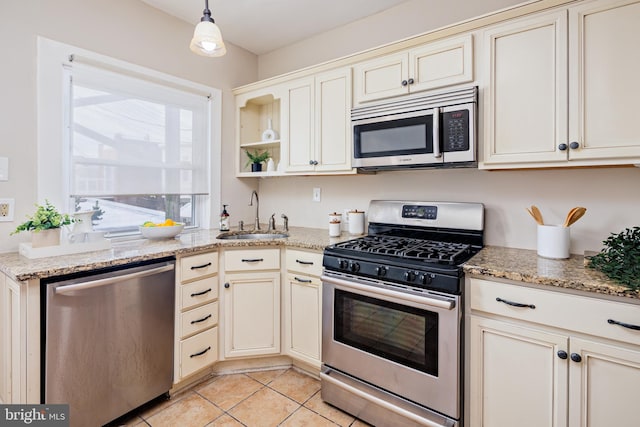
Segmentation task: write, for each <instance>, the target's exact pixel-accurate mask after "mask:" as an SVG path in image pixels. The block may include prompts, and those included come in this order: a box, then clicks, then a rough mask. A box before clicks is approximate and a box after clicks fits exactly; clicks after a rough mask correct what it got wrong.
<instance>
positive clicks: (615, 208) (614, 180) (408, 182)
mask: <svg viewBox="0 0 640 427" xmlns="http://www.w3.org/2000/svg"><path fill="white" fill-rule="evenodd" d="M480 3H481V4H480ZM516 3H519V2H518V1H513V0H511V1H509V0H492V1H482V2H468V1H464V0H455V1H454V0H449V1H445V0H443V1H440V0H438V1H436V2H432V1H429V2H427V1H421V0H413V1H410V2H407V3H405V4H402V5H400V6H398V7H396V8H394V9H392V10H389V11H387V12H383V13H381V14H378V15H375V16H373V17H370V18H367V19H364V20H362V21H360V22H357V23H354V24H351V25H347V26H345V27H342V28H338V29H336V30H334V31H330V32H328V33H325V34H322V35H320V36H317V37H314V38H311V39H308V40H304V41H301V42H299V43H297V44H295V45H293V46H289V47H287V48H284V49H281V50H279V51H275V52H272V53H269V54H267V55H262V56H261V57H260V59H259V64H260V76H261V77H262V78H265V77H267V76H271V75H273V74H277V73H283V72H287V71H292V70H294V69H298V68H300V67H304V66H308V65H312V64H313V60H314V59H316V58H317V60H316V62H321V61H326V60H329V59H332V58H337V57H341V56H344V55H347V54H351V53H353V52H355V51H356V50H359V49H360V50H362V49H366V48H370V47H373V46H375V45H379V44H382V43H388V42H392V41H394V40H395V39H400V38H402V37H406V36H409V35H411V34H410V33H411V32H413V33H420V32H426V31H429V30H432V29H434V28H435V27H442V26H445V25H447V24H450V23H454V22H457V21H460V20H462V19H466V18H468V17H469V16H468V15H467V13H470V12H472V13H474V14H481V13H486V12H489V11H490V10H492V9H497V8H503V7H507V6H509V5H513V4H516ZM427 4H428V5H427ZM436 4H438V5H439V6H438V7H437V8H436V9H433V8H434V5H436ZM639 183H640V169H637V168H633V167H631V168H624V169H621V168H593V169H556V170H520V171H502V172H488V171H481V170H473V169H451V170H422V171H418V170H414V171H401V172H384V173H379V174H377V175H357V176H336V177H296V178H270V179H264V180H261V181H260V182H259V186H260V200H261V212H262V217H263V221H264V220H266V218H267V216H268V215H270V214H271V213H274V212H275V213H276V217H277V218H279V217H280V213H283V212H284V213H286V214H287V215H288V216H289V219H290V224H292V225H301V226H309V227H321V228H328V217H327V215H328V214H329V213H330V212H334V211H338V212H342V211H343V210H344V209H348V208H358V209H363V210H366V209H367V207H368V203H369V201H370V200H372V199H415V200H435V201H473V202H482V203H484V204H485V206H486V243H487V244H490V245H500V246H511V247H518V248H527V249H534V248H535V247H536V227H535V224H534V222H533V219H532V218H530V217H529V215H528V214H527V212H526V211H525V207H527V206H530V205H532V204H535V205H537V206H538V207H539V208H540V209H541V210H542V213H543V215H544V217H545V220H546V221H547V222H548V223H561V222H562V221H563V219H564V217H565V215H566V213H567V212H568V211H569V209H571V208H572V207H574V206H585V207H586V208H587V213H586V215H585V217H583V218H582V219H581V220H580V221H579V222H577V223H576V224H575V225H574V226H573V227H572V230H571V233H572V245H571V252H572V253H582V252H583V251H585V250H598V249H599V248H600V247H601V242H602V240H604V239H605V238H607V237H608V236H609V234H610V233H612V232H615V233H617V232H620V231H622V230H623V229H624V228H626V227H632V226H635V225H639V223H640V215H639V212H640V186H639V185H638V184H639ZM314 187H319V188H321V190H322V201H321V202H320V203H314V202H312V201H311V195H312V189H313V188H314ZM237 219H240V218H237ZM245 219H246V218H245ZM280 221H281V220H280V219H279V224H278V225H279V226H280V225H281V224H280Z"/></svg>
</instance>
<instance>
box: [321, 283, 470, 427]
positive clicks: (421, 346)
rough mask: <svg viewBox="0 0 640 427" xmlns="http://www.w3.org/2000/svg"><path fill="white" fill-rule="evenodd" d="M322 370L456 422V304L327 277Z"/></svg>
mask: <svg viewBox="0 0 640 427" xmlns="http://www.w3.org/2000/svg"><path fill="white" fill-rule="evenodd" d="M322 284H323V297H322V298H323V300H322V301H323V303H322V304H323V309H322V330H323V332H322V362H323V364H324V365H325V366H327V367H329V368H332V369H335V370H337V371H340V372H342V373H345V374H347V375H350V376H352V377H355V378H356V379H358V380H360V381H362V382H364V383H370V384H373V385H375V386H376V387H379V388H381V389H383V390H386V391H388V392H391V393H393V394H396V395H399V396H401V397H403V398H405V399H408V400H410V401H413V402H415V403H418V404H419V405H423V406H425V407H427V408H430V409H432V410H435V411H438V412H440V413H442V414H445V415H447V416H449V417H451V418H453V419H456V420H457V419H459V418H460V357H461V355H460V329H461V310H460V297H459V296H456V295H447V294H441V293H438V292H432V291H426V290H418V289H414V290H398V286H397V285H393V284H385V283H384V282H380V281H373V280H372V281H367V280H366V279H361V278H356V277H353V276H346V275H342V274H340V273H335V274H334V273H332V272H327V271H325V274H324V275H323V276H322Z"/></svg>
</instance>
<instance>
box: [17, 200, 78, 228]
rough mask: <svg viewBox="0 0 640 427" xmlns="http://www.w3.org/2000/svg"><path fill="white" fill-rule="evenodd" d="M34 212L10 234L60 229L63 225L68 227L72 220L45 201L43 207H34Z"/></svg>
mask: <svg viewBox="0 0 640 427" xmlns="http://www.w3.org/2000/svg"><path fill="white" fill-rule="evenodd" d="M35 206H36V208H37V209H36V212H35V213H34V214H33V216H32V217H29V220H28V221H26V222H23V223H22V224H20V225H19V226H18V227H17V228H16V229H15V230H14V231H13V232H12V233H11V234H12V235H13V234H16V233H20V232H21V231H35V232H38V231H42V230H49V229H51V228H60V227H62V226H63V225H69V224H71V223H73V222H74V220H73V219H72V218H71V217H70V216H69V215H67V214H61V213H60V212H58V210H57V209H56V208H55V206H53V205H52V204H51V203H49V201H48V200H45V204H44V206H42V205H35Z"/></svg>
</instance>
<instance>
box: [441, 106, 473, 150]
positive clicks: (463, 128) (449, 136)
mask: <svg viewBox="0 0 640 427" xmlns="http://www.w3.org/2000/svg"><path fill="white" fill-rule="evenodd" d="M442 125H443V126H442V128H443V129H442V149H443V151H445V152H451V151H467V150H468V149H469V110H458V111H449V112H446V113H443V114H442Z"/></svg>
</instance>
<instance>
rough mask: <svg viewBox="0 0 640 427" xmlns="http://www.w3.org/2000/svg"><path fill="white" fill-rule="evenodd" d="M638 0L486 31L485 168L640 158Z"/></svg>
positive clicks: (595, 4)
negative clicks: (639, 122)
mask: <svg viewBox="0 0 640 427" xmlns="http://www.w3.org/2000/svg"><path fill="white" fill-rule="evenodd" d="M638 22H640V2H638V1H637V0H624V1H621V0H596V1H587V2H581V3H578V4H577V5H576V6H572V7H569V8H565V9H561V10H558V11H554V12H550V13H540V14H536V15H534V16H533V17H531V18H525V19H518V20H514V21H509V22H506V23H502V24H498V25H495V26H493V27H491V28H490V29H488V30H486V31H485V32H484V43H483V44H484V52H483V58H482V60H483V61H484V67H483V69H484V75H485V78H484V80H485V83H486V84H485V90H484V101H485V103H484V119H483V120H484V142H483V144H484V159H483V161H482V162H481V165H480V166H481V167H483V168H486V169H500V168H526V167H557V166H590V165H616V164H632V163H638V162H640V134H639V133H638V131H637V126H636V125H635V122H636V121H637V113H636V112H637V105H636V104H637V102H635V101H636V100H637V99H638V97H639V96H640V81H639V80H638V78H637V76H638V75H640V55H639V54H638V53H637V51H638V49H637V46H636V44H637V40H640V27H639V26H638V25H637V23H638Z"/></svg>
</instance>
